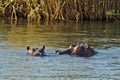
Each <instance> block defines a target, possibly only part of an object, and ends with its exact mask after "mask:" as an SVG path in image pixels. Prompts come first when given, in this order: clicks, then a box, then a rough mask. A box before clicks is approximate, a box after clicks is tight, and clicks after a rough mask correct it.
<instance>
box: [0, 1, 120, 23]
mask: <svg viewBox="0 0 120 80" xmlns="http://www.w3.org/2000/svg"><path fill="white" fill-rule="evenodd" d="M119 3H120V1H119V0H110V1H109V0H90V1H89V0H84V1H82V0H50V1H49V0H34V1H32V0H12V1H8V0H4V1H3V0H2V1H1V2H0V17H5V18H10V19H11V20H17V19H19V18H25V19H27V22H33V21H43V20H45V21H50V22H51V21H54V20H62V21H69V20H73V21H75V22H79V21H84V20H88V21H91V20H98V21H99V20H100V21H101V20H102V21H103V20H104V21H120V9H119Z"/></svg>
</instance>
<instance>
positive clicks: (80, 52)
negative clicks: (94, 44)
mask: <svg viewBox="0 0 120 80" xmlns="http://www.w3.org/2000/svg"><path fill="white" fill-rule="evenodd" d="M55 54H58V55H62V54H69V55H75V56H80V57H90V56H93V55H94V54H96V52H95V51H94V49H93V48H91V47H90V46H89V45H88V44H87V43H84V44H83V45H82V46H80V45H70V47H69V49H67V50H64V51H55Z"/></svg>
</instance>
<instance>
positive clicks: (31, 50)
mask: <svg viewBox="0 0 120 80" xmlns="http://www.w3.org/2000/svg"><path fill="white" fill-rule="evenodd" d="M26 49H27V53H28V54H30V55H32V56H46V54H45V52H44V50H45V46H43V47H42V48H41V49H40V48H31V47H30V46H27V48H26Z"/></svg>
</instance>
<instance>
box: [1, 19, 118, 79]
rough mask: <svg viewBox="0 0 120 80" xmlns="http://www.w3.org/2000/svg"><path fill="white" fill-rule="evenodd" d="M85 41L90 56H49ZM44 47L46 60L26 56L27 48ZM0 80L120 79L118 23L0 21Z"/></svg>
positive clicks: (44, 58)
mask: <svg viewBox="0 0 120 80" xmlns="http://www.w3.org/2000/svg"><path fill="white" fill-rule="evenodd" d="M78 41H79V42H80V43H84V42H88V43H89V44H90V45H91V46H92V47H94V48H95V50H96V51H97V52H98V54H96V55H95V56H93V57H90V58H83V57H72V56H69V55H60V56H57V55H53V54H51V53H52V52H54V51H55V50H57V49H61V50H64V49H66V48H68V46H69V45H70V44H76V43H77V42H78ZM28 45H29V46H31V47H41V46H42V45H45V46H46V50H45V52H46V54H48V55H49V56H47V57H33V56H30V55H27V54H26V46H28ZM0 57H1V58H0V80H119V79H120V23H119V22H109V23H106V22H97V21H91V22H87V21H86V22H80V23H78V24H76V23H74V22H68V23H64V22H56V23H48V22H46V23H37V22H36V23H29V24H28V23H26V22H25V21H19V22H18V23H16V24H14V23H10V22H9V21H4V20H0Z"/></svg>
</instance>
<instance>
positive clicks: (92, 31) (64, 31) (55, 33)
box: [0, 21, 120, 48]
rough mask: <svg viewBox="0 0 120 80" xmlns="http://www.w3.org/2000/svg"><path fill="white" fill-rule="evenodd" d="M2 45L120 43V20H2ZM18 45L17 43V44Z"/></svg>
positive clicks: (113, 44) (119, 44) (103, 44)
mask: <svg viewBox="0 0 120 80" xmlns="http://www.w3.org/2000/svg"><path fill="white" fill-rule="evenodd" d="M0 24H1V26H0V41H1V42H2V44H3V43H7V44H9V45H5V46H3V45H2V44H1V45H2V47H9V46H11V47H25V46H26V45H31V46H40V45H46V46H52V47H67V46H69V45H70V44H72V43H73V44H75V43H77V42H78V41H80V42H81V43H83V42H88V43H90V44H91V45H93V46H94V47H102V48H104V47H112V46H120V36H119V35H120V32H119V31H120V28H119V26H120V23H105V22H81V23H79V24H75V23H73V22H71V23H53V24H49V23H48V24H44V25H41V24H40V23H29V24H27V23H25V22H24V24H20V23H17V24H4V23H3V22H2V21H1V22H0ZM15 45H16V46H15Z"/></svg>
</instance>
